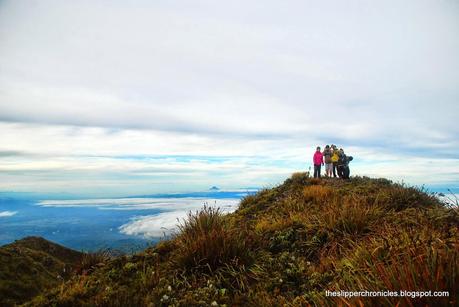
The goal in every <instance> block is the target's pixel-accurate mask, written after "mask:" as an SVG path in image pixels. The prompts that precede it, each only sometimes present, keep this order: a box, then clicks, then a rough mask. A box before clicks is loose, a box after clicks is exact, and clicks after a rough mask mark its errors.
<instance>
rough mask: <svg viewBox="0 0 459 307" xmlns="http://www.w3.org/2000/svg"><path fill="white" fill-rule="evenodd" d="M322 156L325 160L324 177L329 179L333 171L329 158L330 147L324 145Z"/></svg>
mask: <svg viewBox="0 0 459 307" xmlns="http://www.w3.org/2000/svg"><path fill="white" fill-rule="evenodd" d="M322 154H323V156H324V160H325V176H327V177H331V176H332V170H333V163H332V160H331V157H332V154H333V153H332V150H331V149H330V146H328V145H326V146H325V149H324V152H323V153H322Z"/></svg>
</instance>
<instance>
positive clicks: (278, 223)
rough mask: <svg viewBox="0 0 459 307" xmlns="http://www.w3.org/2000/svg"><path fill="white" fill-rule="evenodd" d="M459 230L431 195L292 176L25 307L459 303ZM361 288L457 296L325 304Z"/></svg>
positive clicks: (198, 216) (207, 212) (454, 214)
mask: <svg viewBox="0 0 459 307" xmlns="http://www.w3.org/2000/svg"><path fill="white" fill-rule="evenodd" d="M458 229H459V214H458V208H457V207H455V208H450V207H448V206H447V205H445V204H443V203H442V202H441V201H440V200H438V199H437V198H436V197H435V196H434V195H431V194H428V193H426V192H425V191H424V190H423V189H418V188H413V187H406V186H404V185H401V184H395V183H392V182H391V181H389V180H386V179H370V178H362V177H354V178H351V180H337V179H312V178H309V177H308V176H307V174H305V173H296V174H294V175H293V176H292V177H291V178H289V179H287V180H286V181H285V182H284V183H283V184H282V185H279V186H277V187H275V188H272V189H264V190H261V191H259V192H258V193H256V194H254V195H249V196H247V197H245V198H244V199H243V200H242V201H241V203H240V206H239V208H238V210H237V211H235V212H234V213H231V214H223V213H222V212H221V211H220V210H219V209H215V208H212V207H205V208H204V209H203V210H202V211H200V212H197V213H190V214H189V216H188V219H187V220H186V221H184V222H182V223H181V224H180V226H179V232H178V233H177V234H176V235H175V236H174V237H173V238H171V239H170V240H164V241H161V242H160V243H158V244H157V245H156V246H154V247H152V248H148V249H146V250H145V251H143V252H141V253H138V254H136V255H132V256H121V257H116V258H112V259H110V260H105V261H104V262H103V263H101V264H99V265H97V266H94V267H93V269H91V270H88V271H84V273H78V274H75V275H74V276H73V277H72V278H71V280H69V281H68V282H66V283H65V284H63V285H62V286H60V287H58V288H55V289H53V290H49V291H46V292H44V293H42V294H41V295H39V296H38V297H36V298H35V299H34V300H32V301H31V302H29V303H28V305H29V306H50V305H58V306H61V305H65V306H83V305H84V306H166V305H168V306H209V305H210V306H282V305H288V306H307V305H315V306H334V305H339V304H341V305H343V304H344V305H348V306H354V305H366V306H387V305H394V306H395V305H403V306H405V305H409V306H426V305H427V306H446V305H455V304H457V299H458V298H457V294H458V292H459V291H458V289H459V288H458V286H459V284H458V278H459V274H458V273H457V272H459V261H458V247H459V246H458V242H459V232H458ZM361 290H367V291H375V292H377V291H383V290H384V291H385V290H387V291H394V292H396V291H401V290H406V291H411V292H413V291H446V292H442V293H443V294H445V293H448V294H449V296H443V297H433V296H424V297H415V298H413V297H410V296H406V295H405V296H401V295H396V296H388V297H354V298H349V297H347V298H346V297H337V296H327V293H330V292H332V291H361ZM411 292H410V293H411ZM413 293H414V292H413Z"/></svg>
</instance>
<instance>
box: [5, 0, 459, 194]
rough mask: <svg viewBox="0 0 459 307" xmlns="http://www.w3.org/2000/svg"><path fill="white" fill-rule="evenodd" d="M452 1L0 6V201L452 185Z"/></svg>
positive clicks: (458, 95) (455, 110)
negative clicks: (338, 180) (342, 163)
mask: <svg viewBox="0 0 459 307" xmlns="http://www.w3.org/2000/svg"><path fill="white" fill-rule="evenodd" d="M458 54H459V2H458V1H455V0H435V1H423V0H414V1H410V0H407V1H352V0H351V1H338V0H337V1H290V0H286V1H282V2H279V1H266V0H265V1H237V0H236V1H229V2H228V1H226V2H221V1H173V0H168V1H116V0H115V1H48V0H40V1H0V191H14V192H39V193H68V194H74V195H87V196H94V197H95V196H100V197H108V196H110V197H112V196H113V197H114V196H125V195H139V194H145V193H163V192H179V191H181V192H182V191H202V190H206V189H209V188H210V187H211V186H214V185H215V186H218V187H221V188H223V189H227V190H231V189H244V188H247V187H269V186H273V185H276V184H278V183H281V182H282V181H283V180H285V178H286V177H288V176H289V175H290V174H291V173H292V172H297V171H307V170H308V169H309V168H310V167H311V164H312V155H313V152H314V149H315V147H316V146H317V145H319V146H324V145H325V144H331V143H334V144H337V145H338V146H339V147H343V148H344V150H345V152H346V153H347V154H349V155H352V156H353V157H354V161H353V162H351V173H352V174H353V175H362V176H363V175H365V176H372V177H386V178H389V179H392V180H395V181H403V182H406V183H408V184H412V185H427V186H431V187H448V188H453V189H455V188H459V184H458V182H459V125H458V124H457V122H458V120H457V118H458V115H459V101H458V100H459V57H458V56H457V55H458Z"/></svg>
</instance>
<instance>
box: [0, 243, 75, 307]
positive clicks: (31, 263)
mask: <svg viewBox="0 0 459 307" xmlns="http://www.w3.org/2000/svg"><path fill="white" fill-rule="evenodd" d="M81 257H82V254H81V253H79V252H76V251H73V250H71V249H68V248H65V247H62V246H59V245H57V244H54V243H51V242H49V241H46V240H44V239H42V238H39V237H27V238H24V239H22V240H18V241H16V242H14V243H11V244H8V245H4V246H2V247H0V264H1V265H0V305H1V306H12V305H14V304H16V303H21V302H25V301H27V300H29V299H30V298H32V297H34V296H35V295H37V294H39V293H41V292H43V291H44V290H45V289H48V288H52V287H55V286H57V285H58V284H60V283H61V282H62V281H63V280H64V279H66V278H68V277H70V275H71V272H72V267H73V266H74V265H76V263H79V262H80V260H81Z"/></svg>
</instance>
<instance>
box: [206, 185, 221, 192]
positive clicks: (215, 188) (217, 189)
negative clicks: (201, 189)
mask: <svg viewBox="0 0 459 307" xmlns="http://www.w3.org/2000/svg"><path fill="white" fill-rule="evenodd" d="M209 191H220V188H219V187H217V186H213V187H211V188H210V189H209Z"/></svg>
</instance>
